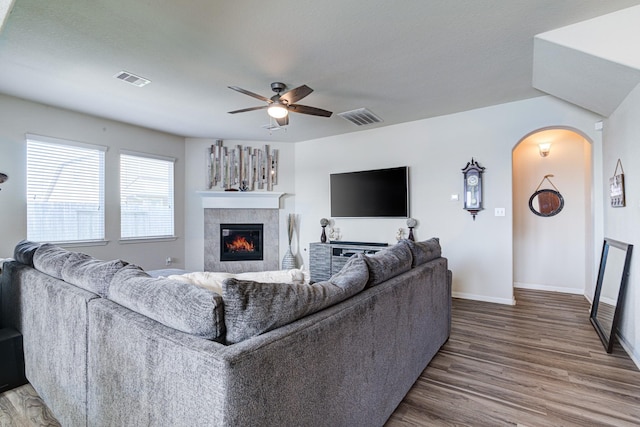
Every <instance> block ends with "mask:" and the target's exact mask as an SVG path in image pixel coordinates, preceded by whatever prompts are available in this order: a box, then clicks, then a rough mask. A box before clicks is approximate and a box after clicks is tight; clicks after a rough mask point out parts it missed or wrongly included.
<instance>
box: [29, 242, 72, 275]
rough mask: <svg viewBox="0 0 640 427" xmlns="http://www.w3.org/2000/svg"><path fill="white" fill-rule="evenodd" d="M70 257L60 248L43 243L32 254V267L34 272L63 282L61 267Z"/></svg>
mask: <svg viewBox="0 0 640 427" xmlns="http://www.w3.org/2000/svg"><path fill="white" fill-rule="evenodd" d="M70 256H71V252H69V251H68V250H66V249H64V248H61V247H60V246H56V245H52V244H51V243H43V244H41V245H40V246H39V247H38V248H37V249H36V251H35V252H34V254H33V266H34V267H35V268H36V270H39V271H42V272H43V273H46V274H48V275H49V276H53V277H55V278H56V279H61V280H63V279H62V267H63V266H64V263H65V262H66V261H67V259H68V258H69V257H70Z"/></svg>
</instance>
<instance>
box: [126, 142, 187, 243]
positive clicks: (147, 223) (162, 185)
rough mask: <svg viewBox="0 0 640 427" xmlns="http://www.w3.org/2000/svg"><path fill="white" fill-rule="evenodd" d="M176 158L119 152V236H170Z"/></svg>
mask: <svg viewBox="0 0 640 427" xmlns="http://www.w3.org/2000/svg"><path fill="white" fill-rule="evenodd" d="M174 163H175V159H172V158H167V157H160V156H150V155H147V154H137V153H129V152H122V153H121V154H120V237H121V238H122V239H145V238H158V237H173V236H174V227H173V166H174Z"/></svg>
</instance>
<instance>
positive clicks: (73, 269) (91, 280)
mask: <svg viewBox="0 0 640 427" xmlns="http://www.w3.org/2000/svg"><path fill="white" fill-rule="evenodd" d="M127 264H128V263H127V262H125V261H122V260H119V259H117V260H113V261H102V260H98V259H95V258H93V257H92V256H90V255H87V254H83V253H80V252H71V255H70V256H69V258H67V260H66V261H65V263H64V264H63V266H62V271H61V275H62V280H64V281H65V282H67V283H71V284H72V285H76V286H79V287H81V288H82V289H86V290H88V291H91V292H93V293H95V294H98V295H100V296H101V297H106V296H107V290H108V289H109V285H110V284H111V279H113V275H114V274H116V272H117V271H118V270H120V269H121V268H122V267H124V266H125V265H127Z"/></svg>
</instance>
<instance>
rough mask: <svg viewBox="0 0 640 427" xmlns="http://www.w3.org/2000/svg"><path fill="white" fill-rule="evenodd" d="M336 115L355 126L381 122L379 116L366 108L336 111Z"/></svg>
mask: <svg viewBox="0 0 640 427" xmlns="http://www.w3.org/2000/svg"><path fill="white" fill-rule="evenodd" d="M338 115H339V116H340V117H342V118H343V119H345V120H348V121H350V122H351V123H353V124H354V125H357V126H364V125H370V124H373V123H380V122H382V119H381V118H380V117H378V116H376V115H375V114H373V113H372V112H371V111H369V110H367V109H366V108H358V109H357V110H351V111H345V112H344V113H338Z"/></svg>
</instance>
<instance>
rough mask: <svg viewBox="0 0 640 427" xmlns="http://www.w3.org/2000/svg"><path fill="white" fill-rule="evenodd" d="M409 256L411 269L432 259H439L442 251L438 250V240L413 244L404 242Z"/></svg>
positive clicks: (433, 239)
mask: <svg viewBox="0 0 640 427" xmlns="http://www.w3.org/2000/svg"><path fill="white" fill-rule="evenodd" d="M406 243H407V245H408V246H409V249H410V250H411V255H412V256H413V262H412V263H411V266H412V267H416V266H418V265H421V264H424V263H425V262H429V261H431V260H433V259H436V258H440V257H441V256H442V249H441V248H440V239H438V238H437V237H432V238H431V239H429V240H425V241H424V242H413V241H411V240H406Z"/></svg>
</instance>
